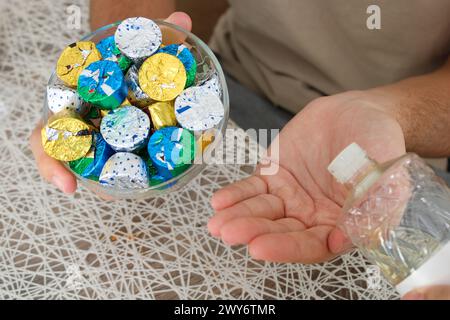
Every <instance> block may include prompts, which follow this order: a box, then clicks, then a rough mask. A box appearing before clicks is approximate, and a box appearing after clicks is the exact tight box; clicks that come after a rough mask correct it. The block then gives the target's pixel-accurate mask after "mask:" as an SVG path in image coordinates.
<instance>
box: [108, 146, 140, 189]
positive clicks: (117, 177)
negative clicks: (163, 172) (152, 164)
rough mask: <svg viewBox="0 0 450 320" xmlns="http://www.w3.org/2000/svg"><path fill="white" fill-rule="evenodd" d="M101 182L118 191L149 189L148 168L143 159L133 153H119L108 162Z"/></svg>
mask: <svg viewBox="0 0 450 320" xmlns="http://www.w3.org/2000/svg"><path fill="white" fill-rule="evenodd" d="M99 182H100V183H101V184H102V185H105V186H110V187H114V188H118V189H143V188H147V187H148V173H147V166H146V164H145V162H144V160H143V159H142V158H141V157H139V156H137V155H135V154H133V153H128V152H118V153H115V154H114V155H112V156H111V157H110V158H109V159H108V161H106V163H105V166H104V167H103V170H102V172H101V174H100V178H99Z"/></svg>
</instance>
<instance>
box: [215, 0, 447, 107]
mask: <svg viewBox="0 0 450 320" xmlns="http://www.w3.org/2000/svg"><path fill="white" fill-rule="evenodd" d="M229 2H230V4H231V7H230V9H229V10H228V11H227V12H226V13H225V15H224V16H223V17H222V18H221V19H220V21H219V23H218V25H217V27H216V30H215V32H214V35H213V38H212V40H211V43H210V45H211V47H212V48H213V50H215V51H216V52H218V53H219V54H220V55H221V57H222V59H223V60H222V63H223V66H224V68H225V70H226V71H227V72H229V73H230V74H231V75H232V76H234V77H235V78H237V79H238V80H239V81H240V82H242V83H243V84H245V85H247V86H249V87H250V88H252V89H254V90H256V91H257V92H259V93H261V94H263V95H265V96H266V97H267V98H268V99H270V100H271V101H272V102H273V103H274V104H276V105H279V106H283V107H285V108H286V109H289V110H291V111H293V112H297V111H299V110H300V109H301V108H303V107H304V106H305V104H306V103H307V102H309V101H311V100H312V99H314V98H316V97H318V96H321V95H331V94H335V93H338V92H341V91H345V90H351V89H367V88H371V87H375V86H379V85H383V84H388V83H392V82H395V81H398V80H400V79H404V78H407V77H410V76H414V75H419V74H424V73H427V72H430V71H432V70H434V69H436V68H438V67H439V66H441V65H442V64H443V63H444V62H445V60H446V59H447V57H448V55H449V52H450V0H384V1H383V0H229ZM374 4H375V5H378V6H379V7H380V9H381V11H380V17H381V20H380V21H381V29H379V30H376V29H375V30H370V29H368V28H367V24H366V21H367V19H368V18H369V16H371V14H368V13H367V12H366V11H367V8H368V7H369V5H374Z"/></svg>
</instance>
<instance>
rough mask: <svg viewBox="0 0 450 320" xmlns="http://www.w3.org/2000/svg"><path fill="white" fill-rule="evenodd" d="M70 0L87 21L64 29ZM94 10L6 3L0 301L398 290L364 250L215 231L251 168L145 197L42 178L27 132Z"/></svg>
mask: <svg viewBox="0 0 450 320" xmlns="http://www.w3.org/2000/svg"><path fill="white" fill-rule="evenodd" d="M74 4H75V5H77V6H79V7H80V8H81V18H82V19H81V22H82V23H81V29H79V30H72V29H70V28H68V23H69V22H70V21H69V22H68V20H67V19H68V15H67V12H66V9H67V7H69V6H70V5H74ZM87 7H88V4H87V3H86V2H85V1H82V0H79V1H70V2H69V1H50V0H40V1H27V0H8V1H1V2H0V42H1V43H0V83H1V86H0V115H1V121H0V299H7V298H26V299H44V298H50V299H51V298H124V299H135V298H143V299H163V298H169V299H171V298H186V299H200V298H206V299H208V298H216V299H220V298H222V299H231V298H237V299H256V298H269V299H272V298H273V299H322V298H329V299H340V298H347V299H386V298H393V297H396V295H395V293H394V291H393V290H392V288H391V287H390V286H389V285H388V284H386V283H385V282H384V281H381V282H379V283H378V282H377V283H376V285H375V286H374V285H373V283H372V285H370V283H369V285H368V280H373V279H371V278H370V277H371V276H372V277H373V274H370V270H371V266H369V265H367V264H366V262H365V261H364V260H363V259H361V257H360V254H359V253H358V252H352V253H351V254H347V255H345V256H342V257H341V258H339V259H338V260H335V261H333V262H329V263H325V264H317V265H301V264H272V263H264V262H259V261H253V260H252V259H250V258H249V256H248V253H247V250H246V248H245V247H237V248H236V247H234V248H230V247H227V246H225V245H223V244H222V243H221V242H220V241H219V240H216V239H214V238H212V237H210V236H209V235H208V233H207V231H206V223H207V220H208V218H209V217H210V216H211V215H212V209H211V208H210V206H209V197H210V196H211V194H212V192H213V191H214V190H216V189H218V188H219V187H220V186H222V185H225V184H227V183H230V182H232V181H235V180H236V179H239V178H241V177H244V176H246V175H247V173H246V172H247V171H248V170H245V168H242V167H240V166H231V165H227V166H211V167H209V168H207V169H206V170H205V171H204V172H203V173H202V174H201V175H200V176H199V177H197V179H195V180H194V181H193V182H191V183H190V184H189V185H188V186H187V187H186V188H184V189H183V190H181V191H180V192H177V193H176V194H171V195H168V196H165V197H162V198H156V199H148V200H146V201H117V202H105V201H102V200H99V199H98V198H97V197H96V196H94V195H92V194H90V193H89V192H88V191H87V190H86V189H83V188H81V189H80V190H79V191H78V192H77V193H76V195H75V196H66V195H63V194H62V193H60V192H58V191H57V190H56V189H55V188H54V187H52V186H51V185H48V184H46V183H45V182H43V181H42V179H41V178H40V177H39V174H38V172H37V170H36V168H35V165H34V161H33V159H32V156H31V152H30V150H29V148H28V142H27V139H28V136H29V134H30V131H31V129H32V127H33V126H34V124H35V122H36V121H37V120H38V119H39V117H40V114H41V108H42V104H43V96H44V90H45V85H46V81H47V79H48V77H49V75H50V72H51V70H52V68H53V66H54V63H55V61H56V58H57V56H58V54H59V52H60V50H61V49H62V48H63V47H64V46H65V45H66V44H68V43H71V42H72V41H74V40H76V39H78V38H80V37H81V36H82V35H84V34H86V32H87V29H88V27H87V19H88V13H87ZM72 8H73V7H72ZM72 22H73V21H72ZM238 147H239V148H243V147H242V146H238ZM247 169H248V168H247ZM368 270H369V271H368ZM369 282H370V281H369ZM372 282H373V281H372Z"/></svg>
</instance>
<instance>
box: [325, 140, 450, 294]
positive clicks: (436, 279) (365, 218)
mask: <svg viewBox="0 0 450 320" xmlns="http://www.w3.org/2000/svg"><path fill="white" fill-rule="evenodd" d="M328 170H329V171H330V173H331V174H332V175H333V176H334V177H335V179H336V180H337V181H338V182H339V183H342V184H344V185H345V186H346V187H347V189H348V191H349V195H348V197H347V200H346V202H345V204H344V207H343V211H344V214H343V217H342V219H341V220H340V221H339V223H338V225H339V226H340V227H341V228H342V229H343V230H344V231H345V232H346V234H347V235H348V236H349V237H350V239H351V240H352V242H353V244H355V245H356V246H357V247H358V248H359V249H360V250H361V251H362V252H363V254H364V255H365V256H366V257H367V258H368V259H369V260H370V261H371V262H372V263H374V264H376V265H377V266H378V267H379V268H380V270H381V272H382V273H383V275H384V276H385V277H386V278H387V280H388V281H389V282H390V283H391V284H393V285H395V286H396V288H397V291H398V292H399V293H400V294H402V295H403V294H405V293H407V292H408V291H410V290H412V289H414V288H418V287H422V286H427V285H437V284H446V285H450V189H449V188H448V187H447V185H446V184H445V182H444V181H442V179H440V178H439V177H437V176H436V175H435V174H434V172H433V170H432V169H431V168H430V167H428V166H427V165H426V164H425V162H424V161H423V160H422V159H420V158H419V157H418V156H417V155H415V154H410V153H408V154H406V155H404V156H402V157H400V158H398V159H395V160H392V161H390V162H388V163H384V164H378V163H377V162H375V161H373V160H372V159H370V158H369V157H368V156H367V155H366V153H365V151H364V150H362V149H361V148H360V147H359V146H358V145H357V144H356V143H352V144H351V145H349V146H348V147H347V148H345V149H344V150H343V151H342V152H341V153H340V154H339V155H338V156H337V157H336V158H335V159H334V160H333V161H332V162H331V164H330V165H329V167H328Z"/></svg>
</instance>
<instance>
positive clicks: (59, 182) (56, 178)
mask: <svg viewBox="0 0 450 320" xmlns="http://www.w3.org/2000/svg"><path fill="white" fill-rule="evenodd" d="M52 183H53V184H54V185H55V186H56V187H57V188H58V189H59V190H61V191H62V192H64V193H66V190H65V188H66V186H65V184H64V181H63V180H62V179H61V177H59V176H53V177H52Z"/></svg>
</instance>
